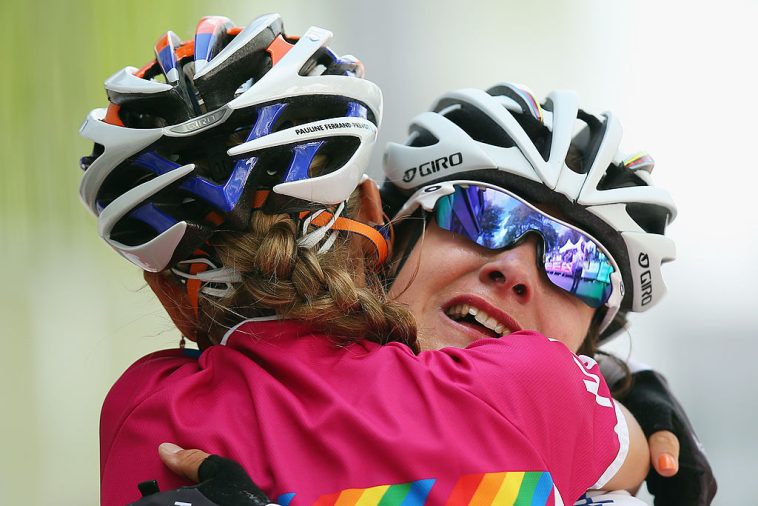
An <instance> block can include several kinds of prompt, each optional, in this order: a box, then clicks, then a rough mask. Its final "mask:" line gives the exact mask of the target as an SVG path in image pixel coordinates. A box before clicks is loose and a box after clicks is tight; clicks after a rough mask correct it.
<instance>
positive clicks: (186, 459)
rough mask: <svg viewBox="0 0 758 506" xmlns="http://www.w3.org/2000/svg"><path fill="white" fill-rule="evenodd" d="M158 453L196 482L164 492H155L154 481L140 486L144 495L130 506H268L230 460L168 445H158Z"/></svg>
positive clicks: (256, 489) (174, 468)
mask: <svg viewBox="0 0 758 506" xmlns="http://www.w3.org/2000/svg"><path fill="white" fill-rule="evenodd" d="M158 454H159V455H160V458H161V460H162V461H163V463H164V464H166V466H167V467H168V468H169V469H171V470H172V471H173V472H175V473H176V474H178V475H179V476H183V477H185V478H188V479H190V480H192V481H196V482H200V483H199V484H198V485H195V486H192V487H181V488H178V489H176V490H169V491H166V492H158V490H157V485H156V484H155V482H152V483H147V484H146V483H142V484H140V490H141V491H142V492H143V494H146V495H144V497H143V498H142V499H141V500H139V501H138V502H136V503H133V504H132V505H130V506H168V505H172V506H173V505H175V504H195V505H196V506H271V501H269V499H268V497H267V496H266V494H264V493H263V492H262V491H261V490H260V489H259V488H258V487H257V486H256V485H255V484H254V483H253V482H252V480H251V479H250V477H249V476H248V475H247V473H246V472H245V470H244V469H243V468H242V466H240V465H239V464H237V463H236V462H234V461H233V460H229V459H225V458H222V457H219V456H218V455H209V454H207V453H205V452H204V451H202V450H184V449H182V448H180V447H179V446H177V445H175V444H172V443H163V444H162V445H160V447H159V448H158ZM145 485H147V486H145ZM148 489H149V490H148Z"/></svg>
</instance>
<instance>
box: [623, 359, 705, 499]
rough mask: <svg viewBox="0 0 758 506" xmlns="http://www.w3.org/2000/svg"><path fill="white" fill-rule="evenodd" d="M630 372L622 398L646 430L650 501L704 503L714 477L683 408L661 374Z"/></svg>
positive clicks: (645, 371)
mask: <svg viewBox="0 0 758 506" xmlns="http://www.w3.org/2000/svg"><path fill="white" fill-rule="evenodd" d="M633 377H634V386H633V388H632V390H631V391H630V392H629V393H628V394H627V395H626V396H625V397H624V399H623V402H624V404H625V405H626V407H627V408H629V411H631V412H632V414H634V416H635V418H637V420H638V421H639V422H640V425H641V426H642V430H643V431H645V434H650V436H648V437H649V440H648V441H649V443H650V454H651V459H652V463H653V467H654V469H655V471H656V472H652V471H651V472H650V474H649V475H648V477H647V488H648V490H649V491H650V493H651V494H653V495H654V496H655V505H656V506H708V505H709V504H711V501H712V500H713V497H714V496H715V495H716V489H717V484H716V478H715V477H714V475H713V471H712V470H711V466H710V464H709V463H708V458H707V457H706V455H705V452H704V451H703V448H702V445H701V444H700V441H699V440H698V439H697V436H696V434H695V431H694V430H693V428H692V425H691V424H690V421H689V419H688V418H687V415H686V413H685V412H684V408H682V406H681V405H680V404H679V402H678V401H677V400H676V398H675V397H674V395H673V394H672V393H671V391H670V390H669V389H668V386H667V383H666V380H665V379H664V378H663V376H661V375H660V374H658V373H656V372H655V371H652V370H643V371H639V372H637V373H635V374H634V375H633ZM666 455H668V457H667V456H666Z"/></svg>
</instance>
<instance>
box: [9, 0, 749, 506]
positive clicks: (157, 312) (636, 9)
mask: <svg viewBox="0 0 758 506" xmlns="http://www.w3.org/2000/svg"><path fill="white" fill-rule="evenodd" d="M1 9H2V14H3V15H2V16H0V17H2V19H4V20H5V21H6V24H7V25H10V24H12V25H13V26H10V27H8V26H6V28H7V29H6V30H5V31H4V33H3V34H2V46H1V47H3V48H4V49H5V51H4V53H5V54H6V55H10V58H11V61H12V62H14V63H13V64H12V65H10V66H8V65H6V66H5V72H4V76H3V78H2V79H0V80H1V81H3V82H2V84H0V99H2V102H0V103H2V104H3V105H0V128H1V131H0V134H2V135H0V156H1V157H2V159H1V160H2V163H0V171H1V172H0V174H2V176H3V179H2V181H3V182H0V188H2V197H3V199H2V202H0V209H1V210H2V215H1V216H0V227H1V228H0V237H1V239H0V240H1V241H2V245H3V247H2V248H0V251H2V260H3V262H2V265H3V278H4V289H3V290H2V291H1V292H0V339H1V341H0V342H2V345H3V352H2V353H1V354H0V403H1V404H0V406H2V407H1V408H0V414H1V416H0V448H2V449H3V453H4V455H3V457H4V458H3V459H2V463H0V504H2V505H6V504H7V505H11V504H29V505H42V504H72V505H74V504H76V505H94V504H97V497H98V437H97V432H98V427H97V424H98V415H99V406H100V403H101V401H102V399H103V397H104V395H105V393H106V392H107V389H108V388H109V386H110V385H111V384H112V383H113V382H114V381H115V379H116V378H117V377H118V375H119V374H120V372H121V371H123V370H124V369H125V368H126V367H127V366H128V365H129V364H130V363H131V362H132V361H133V360H134V359H136V358H137V357H139V356H141V355H143V354H144V353H147V352H149V351H152V350H155V349H158V348H163V347H167V346H175V345H176V344H177V343H178V339H179V337H178V334H177V332H176V331H174V330H172V327H171V323H170V321H169V320H168V318H167V317H166V316H165V315H164V314H163V312H162V310H161V309H160V307H159V305H158V303H157V302H156V301H155V300H154V298H153V297H152V295H151V294H150V293H149V290H146V289H144V288H143V285H144V283H143V282H142V280H141V276H140V274H139V272H138V271H137V269H136V268H134V267H132V266H131V265H130V264H128V263H127V262H125V261H123V260H122V259H120V258H119V257H117V255H116V254H115V253H113V252H112V251H110V250H109V249H108V248H107V246H106V245H105V244H104V243H101V242H100V241H99V240H98V239H97V237H96V230H95V221H94V219H93V218H92V217H91V216H88V215H87V213H86V211H85V210H84V209H83V207H81V206H79V204H78V202H76V201H77V199H78V197H77V185H78V179H79V173H78V171H79V169H78V168H77V160H78V157H79V156H81V155H83V154H87V153H89V151H90V150H91V146H89V145H88V144H87V143H86V142H85V141H84V140H82V139H80V138H78V136H77V128H78V126H79V123H80V122H81V120H82V119H83V118H84V116H85V114H86V113H87V112H88V111H89V109H91V108H94V107H100V106H103V105H104V104H105V103H106V102H105V94H104V92H103V90H102V81H103V80H104V79H105V78H106V77H107V76H108V75H110V74H111V73H112V72H114V71H116V70H118V69H120V68H121V67H123V66H125V65H134V66H137V67H140V66H142V64H144V63H146V62H147V61H148V60H149V59H150V58H151V57H152V55H151V48H152V44H153V42H154V41H155V40H156V39H157V38H158V36H160V35H161V34H162V33H163V32H165V31H166V30H168V29H172V30H174V31H175V32H177V33H178V34H180V35H181V36H182V37H183V38H188V37H189V36H190V35H191V34H192V31H193V29H194V26H195V23H196V22H197V20H198V19H199V18H200V17H201V16H203V15H206V14H222V15H227V16H229V17H231V18H232V19H234V20H235V21H236V22H237V23H238V24H246V23H247V22H249V21H250V20H252V19H253V18H254V17H255V16H257V15H258V14H261V13H264V12H274V11H275V12H280V13H281V14H282V16H283V19H284V21H285V27H286V28H287V31H288V33H290V34H297V33H302V32H303V31H304V30H305V29H307V27H308V26H310V25H312V24H314V25H319V26H322V27H325V28H329V29H331V30H332V31H333V32H334V33H335V39H334V41H333V43H332V47H333V48H334V49H335V50H336V51H337V52H338V53H352V54H355V55H357V56H359V57H360V58H361V60H362V61H363V62H364V63H365V65H366V68H367V77H368V78H370V79H372V80H374V81H376V82H377V83H378V84H379V85H380V86H381V87H382V89H383V91H384V98H385V115H384V124H383V130H382V133H381V136H380V137H381V138H380V140H381V142H380V144H381V145H384V143H385V142H386V141H389V140H396V141H402V140H403V138H404V136H405V127H406V125H407V124H408V122H409V120H410V119H411V117H412V116H414V115H415V114H416V113H418V112H421V111H423V110H425V109H427V108H428V107H429V106H430V105H431V103H432V101H433V99H434V98H435V97H436V96H437V95H439V94H441V93H442V92H445V91H447V90H450V89H453V88H458V87H470V86H473V87H488V86H490V85H492V84H494V83H496V82H498V81H506V80H507V81H516V82H521V83H524V84H527V85H528V86H529V87H530V88H531V89H532V90H533V91H535V92H536V93H537V95H538V96H541V97H544V96H545V95H547V93H548V92H549V91H551V90H553V89H557V88H570V89H574V90H577V91H578V92H579V94H580V96H581V98H582V102H581V103H582V106H583V108H585V109H587V110H589V111H592V112H596V113H599V112H601V111H604V110H612V111H614V112H615V113H616V114H617V116H619V118H620V119H621V122H622V124H623V126H624V129H625V138H624V139H625V141H624V146H625V148H627V149H628V150H629V151H630V152H631V151H636V150H638V149H644V150H647V151H648V152H649V153H650V154H652V155H653V157H654V158H655V159H656V162H657V163H656V169H655V171H654V174H653V175H654V176H655V178H656V180H657V182H658V183H659V184H661V185H663V186H665V187H667V188H668V189H670V191H671V193H672V194H673V195H674V198H675V199H676V201H677V203H678V206H679V216H678V218H677V219H676V221H675V222H674V223H673V225H672V226H671V227H670V229H669V231H670V234H671V236H672V237H673V238H674V239H675V240H676V242H677V246H678V256H679V258H678V260H677V261H676V262H674V263H672V264H669V265H668V266H667V268H666V269H665V275H666V277H667V280H668V285H669V295H668V297H667V298H665V299H664V301H663V302H662V303H661V304H660V305H659V306H657V307H655V308H654V309H653V310H651V311H649V312H648V313H647V314H643V315H639V316H638V317H637V318H635V319H634V324H633V326H632V328H631V331H630V335H629V336H625V337H623V338H621V339H619V340H617V341H616V342H615V343H613V348H614V349H615V350H616V351H617V352H618V353H621V354H622V355H624V356H627V355H631V356H632V357H633V358H635V359H637V360H641V361H643V362H647V363H649V364H651V365H653V366H655V367H656V368H657V369H659V370H662V371H664V372H665V373H666V375H667V376H668V378H669V380H670V383H671V386H672V388H673V389H674V391H675V392H676V393H677V394H678V395H679V397H680V400H681V401H682V403H683V404H684V406H685V407H686V409H687V410H688V412H689V414H690V417H691V419H692V421H693V423H694V425H695V427H696V429H697V431H698V433H699V435H700V437H701V440H702V442H703V444H704V445H705V447H706V449H707V451H708V454H709V456H710V459H711V463H712V465H713V467H714V469H715V472H716V475H717V478H718V480H719V485H720V492H719V494H718V496H717V497H716V500H715V502H714V504H717V505H734V504H752V503H754V502H755V499H754V498H753V496H754V493H752V492H751V491H750V488H751V487H750V483H751V480H752V479H753V474H754V471H755V469H756V466H755V463H754V457H755V455H756V454H758V443H757V442H756V436H755V434H754V427H755V423H754V422H753V419H754V417H756V416H758V402H757V401H758V394H757V393H756V387H755V385H756V384H758V367H756V357H757V356H758V295H756V288H757V287H758V254H757V253H756V251H757V250H758V226H757V225H756V216H758V213H756V211H755V207H754V206H755V204H756V200H758V196H756V188H758V167H756V161H755V156H754V155H753V153H754V152H755V149H756V140H755V134H756V133H758V128H757V127H756V119H757V118H758V105H756V104H757V101H756V99H755V98H754V95H755V93H756V90H757V89H758V87H757V86H756V84H757V83H756V72H755V61H756V59H755V56H754V52H755V50H756V48H758V35H756V32H757V31H758V30H756V22H757V21H758V16H757V15H758V3H756V2H755V1H754V0H721V1H720V2H685V1H681V0H669V1H667V2H661V1H654V0H637V1H635V2H631V1H608V0H571V1H569V0H558V1H555V0H553V1H548V0H532V1H530V2H527V1H522V2H513V1H509V0H500V1H475V0H469V1H467V2H460V1H452V0H434V1H431V0H429V1H408V0H406V1H400V0H384V1H381V2H378V1H377V2H366V1H356V0H353V1H348V0H344V1H340V0H332V1H321V2H315V1H311V2H304V1H301V2H295V1H288V0H280V1H277V2H273V1H257V2H249V1H243V0H239V1H232V0H226V1H211V0H209V1H206V2H200V1H196V0H194V1H185V2H162V3H161V4H160V5H157V4H153V3H152V2H148V1H147V0H145V1H130V2H118V3H116V2H113V3H110V2H98V1H96V0H78V1H73V0H72V1H69V2H61V3H55V2H53V1H52V0H49V1H41V0H38V1H36V2H31V3H29V4H24V5H21V4H19V5H10V3H7V2H4V3H3V6H2V7H1ZM11 20H15V21H13V22H12V23H11ZM6 63H7V62H6ZM380 160H381V152H377V153H375V155H374V159H373V167H372V173H373V174H375V175H378V174H379V167H380ZM9 181H10V182H9Z"/></svg>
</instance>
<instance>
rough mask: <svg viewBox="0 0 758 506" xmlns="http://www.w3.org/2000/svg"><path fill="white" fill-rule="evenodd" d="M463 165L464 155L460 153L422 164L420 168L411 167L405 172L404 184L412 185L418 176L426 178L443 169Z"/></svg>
mask: <svg viewBox="0 0 758 506" xmlns="http://www.w3.org/2000/svg"><path fill="white" fill-rule="evenodd" d="M462 163H463V154H461V153H460V152H458V153H453V154H452V155H447V156H443V157H441V158H437V159H435V160H429V161H428V162H424V163H422V164H420V165H419V166H418V167H411V168H410V169H408V170H406V171H405V174H404V175H403V182H405V183H410V182H411V181H413V179H414V178H415V177H416V175H417V174H418V176H419V177H426V176H429V175H431V174H435V173H437V172H439V171H441V170H442V169H449V168H450V167H455V166H456V165H460V164H462Z"/></svg>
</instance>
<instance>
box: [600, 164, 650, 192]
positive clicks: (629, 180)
mask: <svg viewBox="0 0 758 506" xmlns="http://www.w3.org/2000/svg"><path fill="white" fill-rule="evenodd" d="M635 186H648V184H647V183H646V182H645V181H643V180H642V178H641V177H639V176H638V175H637V174H635V173H634V172H632V171H630V170H629V169H627V168H626V167H624V166H623V165H611V166H609V167H608V170H607V171H606V172H605V175H604V176H603V178H602V179H601V180H600V182H599V183H598V185H597V189H598V190H614V189H617V188H632V187H635Z"/></svg>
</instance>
